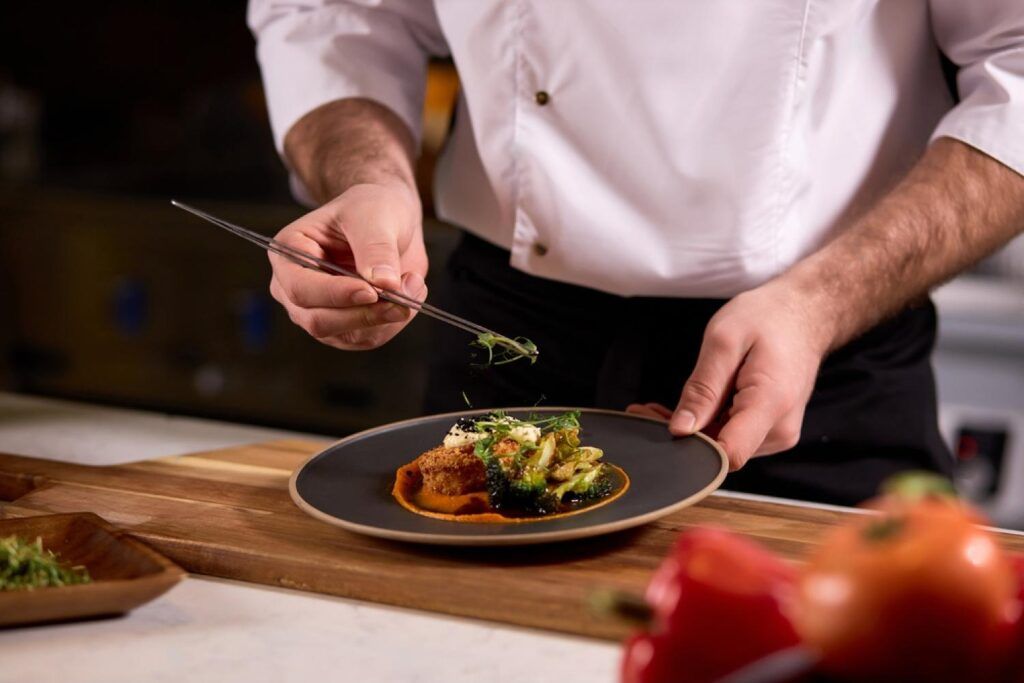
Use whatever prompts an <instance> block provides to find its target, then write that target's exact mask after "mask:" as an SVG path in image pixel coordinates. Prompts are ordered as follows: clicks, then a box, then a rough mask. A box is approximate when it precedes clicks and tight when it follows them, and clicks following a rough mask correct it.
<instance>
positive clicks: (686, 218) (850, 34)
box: [249, 0, 1024, 297]
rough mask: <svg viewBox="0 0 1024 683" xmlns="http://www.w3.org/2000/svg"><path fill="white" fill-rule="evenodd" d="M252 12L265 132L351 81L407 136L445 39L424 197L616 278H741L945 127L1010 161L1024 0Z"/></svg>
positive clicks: (678, 284)
mask: <svg viewBox="0 0 1024 683" xmlns="http://www.w3.org/2000/svg"><path fill="white" fill-rule="evenodd" d="M249 24H250V26H251V28H252V30H253V32H254V33H255V35H256V37H257V42H258V48H257V54H258V57H259V62H260V65H261V68H262V72H263V78H264V81H265V85H266V93H267V100H268V103H269V111H270V119H271V123H272V126H273V130H274V136H275V140H276V142H277V145H278V148H279V149H280V147H281V143H282V140H283V138H284V135H285V133H286V132H287V131H288V129H289V128H290V127H291V126H292V124H294V123H295V122H296V121H297V120H298V119H299V118H300V117H301V116H303V115H304V114H306V113H307V112H309V111H310V110H312V109H314V108H316V107H317V106H319V105H322V104H324V103H326V102H329V101H332V100H335V99H339V98H345V97H364V98H370V99H372V100H375V101H377V102H379V103H381V104H383V105H385V106H386V107H388V108H390V109H391V110H393V111H394V112H395V113H396V114H397V115H398V116H399V117H401V119H402V120H403V121H404V122H405V123H406V124H407V125H408V126H409V128H410V130H412V131H413V133H414V134H415V135H418V134H419V128H420V120H421V111H422V101H423V91H424V82H425V67H426V63H427V59H428V56H430V55H446V54H450V55H451V57H452V59H453V60H454V62H455V65H456V68H457V69H458V73H459V77H460V79H461V83H462V90H461V94H460V97H459V101H458V104H457V110H456V118H455V124H454V127H453V130H452V132H451V135H450V137H449V139H448V141H447V143H446V147H445V150H444V153H443V155H442V158H441V160H440V162H439V166H438V169H437V172H436V179H435V181H436V187H435V195H436V197H435V204H436V207H437V211H438V214H439V215H440V216H441V217H442V218H444V219H447V220H448V221H451V222H453V223H455V224H458V225H461V226H463V227H464V228H466V229H467V230H469V231H471V232H473V233H475V234H477V235H479V236H481V237H483V238H484V239H487V240H489V241H490V242H493V243H495V244H498V245H500V246H503V247H506V248H508V249H510V250H511V257H510V258H511V264H512V265H513V266H514V267H516V268H519V269H521V270H523V271H526V272H528V273H532V274H534V275H538V276H541V277H545V278H551V279H555V280H560V281H564V282H571V283H575V284H579V285H585V286H588V287H593V288H596V289H600V290H603V291H607V292H612V293H615V294H621V295H651V296H684V297H728V296H732V295H734V294H736V293H738V292H741V291H743V290H746V289H749V288H751V287H754V286H756V285H758V284H760V283H762V282H764V281H765V280H767V279H769V278H771V277H773V276H775V275H777V274H779V273H780V272H782V271H783V270H785V269H786V268H787V267H788V266H790V265H791V264H793V263H794V262H795V261H797V260H799V259H800V258H801V257H803V256H805V255H807V254H808V253H810V252H812V251H814V250H815V249H817V248H818V247H819V246H821V245H822V243H823V242H824V241H826V240H827V239H828V237H829V236H830V235H831V234H832V233H834V232H835V231H836V230H839V229H842V227H843V226H844V224H845V223H848V221H849V219H850V217H851V216H853V215H855V214H856V213H857V212H858V211H860V210H862V209H863V208H864V207H866V206H869V205H870V204H871V202H873V201H875V200H876V199H878V198H879V196H880V195H881V193H882V192H884V191H885V190H886V189H887V188H889V187H891V186H892V184H893V182H894V180H896V179H897V178H899V177H900V176H901V175H902V174H903V173H904V172H905V171H906V170H907V169H908V168H909V167H910V166H911V165H912V164H913V163H914V161H915V160H917V159H918V158H919V157H920V155H921V153H922V151H923V150H924V148H925V146H926V145H927V143H928V142H929V140H930V139H932V138H935V137H938V136H948V137H953V138H958V139H960V140H962V141H964V142H966V143H967V144H970V145H973V146H974V147H976V148H978V149H980V150H982V151H984V152H986V153H987V154H989V155H991V156H992V157H995V158H996V159H998V160H1000V161H1002V162H1003V163H1004V164H1006V165H1007V166H1009V167H1011V168H1013V169H1015V170H1016V171H1018V172H1024V0H334V1H331V0H319V1H317V0H291V1H288V2H275V1H273V0H252V1H251V4H250V7H249ZM940 49H941V50H942V51H943V52H944V53H945V54H946V55H948V56H949V58H950V59H951V60H952V61H953V62H954V63H956V64H957V65H958V66H959V69H960V70H959V79H958V89H959V94H960V97H961V100H962V101H961V102H960V103H959V104H956V105H955V106H954V104H953V99H952V97H951V95H950V94H949V91H948V87H947V86H946V84H945V82H944V79H943V76H942V72H941V67H940V56H939V51H940Z"/></svg>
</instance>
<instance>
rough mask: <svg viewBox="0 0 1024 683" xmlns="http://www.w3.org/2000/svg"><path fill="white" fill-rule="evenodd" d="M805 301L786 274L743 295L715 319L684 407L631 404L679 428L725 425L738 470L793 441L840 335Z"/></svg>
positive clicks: (720, 433) (724, 439) (720, 434)
mask: <svg viewBox="0 0 1024 683" xmlns="http://www.w3.org/2000/svg"><path fill="white" fill-rule="evenodd" d="M804 301H805V298H804V297H802V296H801V295H800V294H799V292H797V291H795V290H794V289H792V288H791V287H789V285H788V284H787V283H786V282H785V281H783V280H776V281H773V282H769V283H767V284H765V285H763V286H761V287H758V288H756V289H753V290H750V291H748V292H744V293H743V294H740V295H739V296H737V297H735V298H734V299H732V300H731V301H730V302H729V303H727V304H726V305H725V306H723V307H722V308H721V309H720V310H719V311H718V313H716V314H715V315H714V317H712V318H711V320H710V321H709V322H708V326H707V329H706V330H705V332H704V341H703V343H702V344H701V349H700V354H699V356H698V358H697V364H696V366H695V367H694V369H693V373H692V374H691V375H690V378H689V379H688V380H687V381H686V384H685V385H684V386H683V391H682V395H681V397H680V399H679V405H678V406H677V407H676V409H675V410H674V411H671V410H669V409H668V408H666V407H665V406H662V405H659V404H652V403H648V404H633V405H631V406H629V408H627V410H628V411H629V412H632V413H636V414H641V415H646V416H648V417H655V418H661V419H665V420H668V421H669V430H670V431H671V432H672V433H673V434H675V435H677V436H684V435H688V434H692V433H693V432H695V431H697V430H705V429H706V430H707V431H709V432H711V433H712V434H715V432H716V431H717V435H716V438H717V440H718V442H719V444H721V446H722V449H723V450H724V451H725V453H726V455H728V457H729V467H730V469H731V470H737V469H739V468H740V467H742V466H743V465H744V464H745V463H746V462H747V460H749V459H750V458H751V457H755V456H759V455H768V454H771V453H778V452H779V451H784V450H787V449H789V448H792V447H793V446H795V445H796V443H797V441H798V440H799V438H800V428H801V425H802V423H803V416H804V408H805V406H806V405H807V401H808V399H809V398H810V396H811V390H812V389H813V388H814V380H815V377H816V376H817V373H818V367H819V366H820V365H821V361H822V359H823V358H824V356H825V354H826V352H827V351H828V348H829V345H830V344H831V342H832V340H833V338H834V337H833V334H832V332H831V329H830V326H829V325H828V324H826V322H825V318H826V316H825V315H823V314H817V315H816V314H814V313H813V312H812V311H810V310H806V309H805V307H803V306H802V304H803V303H804ZM709 426H710V429H709Z"/></svg>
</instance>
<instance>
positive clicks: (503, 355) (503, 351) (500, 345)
mask: <svg viewBox="0 0 1024 683" xmlns="http://www.w3.org/2000/svg"><path fill="white" fill-rule="evenodd" d="M470 344H471V345H473V346H478V347H480V348H482V349H487V362H486V363H484V366H488V365H505V364H507V363H514V362H515V361H517V360H521V359H523V358H526V359H529V361H530V364H531V365H532V364H533V363H536V362H537V356H538V355H539V353H540V352H539V351H538V350H537V345H536V344H534V343H533V342H532V341H530V340H529V339H527V338H526V337H516V338H515V339H512V338H511V337H503V336H501V335H500V334H492V333H490V332H482V333H480V334H478V335H477V337H476V340H474V341H472V342H470Z"/></svg>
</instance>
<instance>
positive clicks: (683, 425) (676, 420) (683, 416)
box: [672, 410, 697, 434]
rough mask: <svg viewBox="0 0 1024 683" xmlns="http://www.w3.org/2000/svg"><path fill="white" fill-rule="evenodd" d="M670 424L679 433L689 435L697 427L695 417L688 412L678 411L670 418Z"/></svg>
mask: <svg viewBox="0 0 1024 683" xmlns="http://www.w3.org/2000/svg"><path fill="white" fill-rule="evenodd" d="M672 424H673V425H674V426H675V427H676V428H677V429H679V430H680V431H682V432H686V433H688V434H689V433H691V432H693V431H694V429H696V427H697V416H696V415H694V414H693V413H691V412H690V411H689V410H680V411H678V412H677V413H676V414H675V416H674V417H673V418H672Z"/></svg>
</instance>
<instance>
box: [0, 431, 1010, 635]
mask: <svg viewBox="0 0 1024 683" xmlns="http://www.w3.org/2000/svg"><path fill="white" fill-rule="evenodd" d="M320 448H322V444H318V443H314V442H300V441H277V442H271V443H264V444H257V445H251V446H243V447H238V448H231V449H225V450H220V451H212V452H208V453H196V454H192V455H184V456H178V457H172V458H163V459H159V460H153V461H146V462H140V463H134V464H129V465H119V466H115V467H88V466H84V465H75V464H69V463H58V462H52V461H46V460H38V459H33V458H26V457H20V456H13V455H2V454H0V501H7V502H0V506H2V510H3V514H4V516H12V517H14V516H27V515H36V514H45V513H52V512H83V511H88V512H95V513H96V514H98V515H100V516H101V517H103V518H104V519H106V520H108V521H110V522H113V523H114V524H117V525H119V526H121V527H123V528H125V529H128V530H129V531H130V532H131V534H132V535H133V536H135V537H137V538H139V539H142V540H143V541H145V542H146V543H148V544H150V545H151V546H153V547H154V548H156V549H157V550H159V551H160V552H162V553H164V554H165V555H166V556H168V557H169V558H171V559H172V560H174V561H175V562H177V563H178V564H179V565H181V566H182V567H184V568H185V569H187V570H188V571H190V572H193V573H196V574H207V575H210V576H220V577H225V578H230V579H239V580H242V581H251V582H255V583H262V584H268V585H274V586H284V587H287V588H295V589H299V590H305V591H313V592H318V593H328V594H331V595H340V596H344V597H349V598H357V599H360V600H369V601H372V602H380V603H386V604H390V605H398V606H402V607H410V608H415V609H421V610H429V611H431V612H440V613H444V614H452V615H458V616H464V617H475V618H479V619H485V620H488V621H497V622H504V623H509V624H517V625H520V626H530V627H536V628H541V629H549V630H553V631H561V632H565V633H573V634H579V635H585V636H594V637H599V638H609V639H620V638H622V637H623V636H624V635H625V634H626V632H627V630H628V629H627V627H626V626H625V625H624V624H621V623H618V622H615V621H613V620H608V619H602V618H597V617H594V616H593V615H591V614H590V613H588V611H587V609H586V606H585V599H586V596H587V595H588V593H589V592H591V591H593V590H594V589H595V588H598V587H611V588H618V589H624V590H630V591H634V592H637V593H640V592H641V591H642V590H643V588H644V586H645V584H646V583H647V580H648V579H649V578H650V575H651V572H652V571H653V570H654V568H655V567H656V566H657V565H658V563H659V562H660V561H661V559H662V558H663V557H664V556H665V554H666V553H667V552H668V549H669V547H670V545H671V544H672V542H673V540H674V539H675V537H676V535H677V534H678V533H679V531H680V530H682V529H684V528H686V527H690V526H693V525H698V524H718V525H721V526H725V527H728V528H730V529H733V530H735V531H738V532H741V533H744V534H747V535H749V536H751V537H753V538H756V539H757V540H759V541H761V542H763V543H764V544H766V545H768V546H769V547H770V548H772V549H773V550H775V551H777V552H779V553H781V554H783V555H785V556H786V557H790V558H794V559H799V558H800V557H801V556H802V555H803V554H804V553H806V551H807V550H808V549H809V548H811V547H813V545H814V543H815V542H816V539H817V538H818V537H819V535H820V534H821V532H822V531H823V530H824V529H826V528H827V527H828V526H830V525H832V524H835V523H836V522H838V521H840V520H841V519H842V518H843V517H844V516H845V515H848V514H854V513H846V512H841V511H836V510H827V509H824V510H823V509H814V508H808V507H801V506H794V505H783V504H777V503H768V502H761V501H751V500H743V499H737V498H730V497H727V496H725V495H713V496H711V497H709V498H708V499H706V500H705V501H704V502H702V503H700V504H698V505H696V506H694V507H691V508H688V509H685V510H682V511H680V512H677V513H675V514H672V515H670V516H668V517H666V518H664V519H662V520H660V521H658V522H655V523H653V524H650V525H648V526H646V527H643V528H641V529H637V530H633V531H627V532H622V533H619V534H615V535H613V536H608V537H604V538H597V539H590V540H582V541H576V542H572V543H563V544H554V545H547V546H534V547H523V548H440V547H423V546H414V545H405V544H401V543H395V542H390V541H383V540H377V539H372V538H367V537H362V536H358V535H355V534H352V533H349V532H347V531H344V530H342V529H339V528H337V527H333V526H330V525H328V524H324V523H323V522H319V521H317V520H315V519H313V518H311V517H309V516H307V515H305V514H304V513H302V512H301V511H300V510H299V509H298V508H296V507H295V505H293V504H292V501H291V499H290V498H289V497H288V478H289V476H290V475H291V473H292V471H293V470H294V469H295V468H296V467H298V466H299V465H300V464H302V463H303V462H304V461H305V460H306V458H308V457H309V456H310V455H311V454H312V453H314V452H316V451H318V450H320ZM1000 536H1001V540H1002V541H1003V542H1004V544H1005V545H1006V546H1007V547H1009V548H1013V549H1015V550H1019V551H1024V536H1020V535H1014V534H1001V535H1000Z"/></svg>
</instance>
